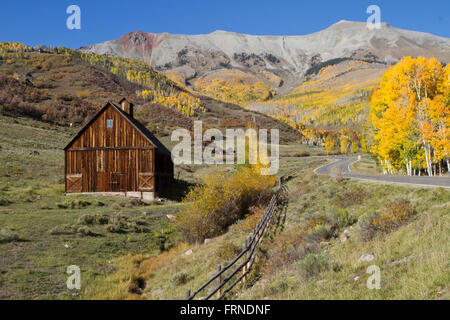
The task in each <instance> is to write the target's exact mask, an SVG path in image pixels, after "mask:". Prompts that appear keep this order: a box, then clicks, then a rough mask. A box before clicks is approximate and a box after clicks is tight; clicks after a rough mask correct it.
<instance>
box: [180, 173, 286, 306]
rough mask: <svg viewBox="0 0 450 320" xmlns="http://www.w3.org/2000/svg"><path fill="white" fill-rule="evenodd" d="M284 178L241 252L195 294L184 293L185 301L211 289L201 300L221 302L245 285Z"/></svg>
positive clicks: (220, 268) (275, 205) (218, 270)
mask: <svg viewBox="0 0 450 320" xmlns="http://www.w3.org/2000/svg"><path fill="white" fill-rule="evenodd" d="M286 176H287V175H285V176H283V177H281V178H280V181H279V187H278V189H277V190H276V191H275V193H274V195H273V196H272V198H271V199H270V202H269V205H268V206H267V208H266V210H265V212H264V214H263V216H262V217H261V220H260V221H259V223H258V225H257V226H256V227H255V229H254V230H253V232H252V233H251V235H250V236H248V237H247V239H246V241H245V242H244V244H243V249H242V251H241V252H240V253H239V254H238V255H237V256H236V257H235V258H234V259H233V260H232V261H231V262H230V263H228V264H227V265H225V266H223V267H222V266H221V265H219V266H218V268H217V273H216V274H215V275H214V276H212V277H211V278H210V279H209V280H208V281H206V282H205V283H204V284H203V285H202V286H200V288H198V289H197V290H196V291H195V292H193V293H191V291H190V290H188V291H187V293H186V299H187V300H194V298H195V297H197V296H198V295H199V293H201V292H203V291H205V290H206V289H207V288H211V287H212V290H210V291H208V294H207V296H206V297H202V299H203V300H209V299H211V298H213V297H214V296H215V297H216V298H217V299H218V300H221V299H223V297H224V296H225V295H226V294H227V293H228V292H230V291H231V290H232V289H233V288H234V287H235V286H236V285H237V284H238V283H239V282H241V283H246V281H247V275H248V273H249V272H250V271H251V268H252V266H253V264H254V263H255V260H256V257H257V249H258V248H259V245H260V244H261V241H262V239H263V238H264V236H265V235H266V234H267V232H268V230H269V228H270V226H271V224H272V222H273V218H274V215H275V212H276V211H277V205H278V202H279V200H280V197H281V196H282V193H283V191H284V190H285V188H286V187H285V185H284V181H285V178H286ZM214 285H215V286H214ZM213 286H214V287H213Z"/></svg>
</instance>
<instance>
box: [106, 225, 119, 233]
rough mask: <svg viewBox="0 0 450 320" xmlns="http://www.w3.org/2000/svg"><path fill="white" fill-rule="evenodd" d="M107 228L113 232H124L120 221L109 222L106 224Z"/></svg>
mask: <svg viewBox="0 0 450 320" xmlns="http://www.w3.org/2000/svg"><path fill="white" fill-rule="evenodd" d="M105 229H106V231H108V232H111V233H121V232H123V230H122V225H121V224H119V223H113V224H108V225H106V226H105Z"/></svg>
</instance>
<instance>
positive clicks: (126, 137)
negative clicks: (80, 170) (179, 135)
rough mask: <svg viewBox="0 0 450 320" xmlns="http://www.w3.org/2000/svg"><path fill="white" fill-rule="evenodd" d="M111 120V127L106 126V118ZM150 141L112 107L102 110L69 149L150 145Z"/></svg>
mask: <svg viewBox="0 0 450 320" xmlns="http://www.w3.org/2000/svg"><path fill="white" fill-rule="evenodd" d="M108 119H111V120H113V127H112V128H106V120H108ZM150 146H151V144H150V142H149V141H148V140H147V139H146V138H145V137H144V136H143V135H142V134H140V133H139V132H138V131H137V130H136V129H135V128H134V127H133V126H132V125H131V124H130V123H129V122H128V121H127V119H125V118H124V117H123V116H121V115H120V113H119V112H118V111H117V110H115V109H114V107H112V106H109V107H107V108H106V109H105V110H104V112H102V113H101V114H100V115H98V118H97V119H96V120H95V122H94V123H92V124H91V125H90V126H89V128H87V129H86V130H85V131H84V132H82V134H81V135H80V136H79V137H78V139H77V140H75V141H74V143H73V144H72V146H71V147H70V149H84V148H108V147H109V148H120V147H126V148H129V147H150Z"/></svg>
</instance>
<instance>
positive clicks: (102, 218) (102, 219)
mask: <svg viewBox="0 0 450 320" xmlns="http://www.w3.org/2000/svg"><path fill="white" fill-rule="evenodd" d="M94 220H95V223H96V224H100V225H105V224H108V223H109V216H108V215H106V214H99V213H97V214H96V215H95V217H94Z"/></svg>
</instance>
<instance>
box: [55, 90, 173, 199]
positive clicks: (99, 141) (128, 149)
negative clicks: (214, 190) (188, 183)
mask: <svg viewBox="0 0 450 320" xmlns="http://www.w3.org/2000/svg"><path fill="white" fill-rule="evenodd" d="M64 151H65V183H66V193H94V192H97V193H99V192H101V193H111V194H121V195H124V196H127V197H139V198H142V199H145V200H153V199H154V197H155V194H157V193H158V191H160V190H162V189H163V188H165V187H167V186H168V185H169V184H170V183H172V182H173V162H172V158H171V154H170V151H169V150H167V148H166V147H165V146H164V145H163V144H162V143H161V142H160V141H159V140H158V139H157V138H156V137H155V136H154V135H153V134H152V133H151V132H150V131H149V130H148V129H147V128H146V127H145V126H144V125H142V124H141V123H140V122H138V121H137V120H136V119H134V117H133V104H132V103H130V102H129V101H127V100H126V99H122V100H121V101H120V102H119V103H118V104H116V103H112V102H108V103H107V104H106V105H105V106H104V107H103V108H101V109H100V110H99V111H98V112H97V114H95V116H94V117H93V118H92V119H91V120H89V122H88V123H87V124H86V125H85V126H84V127H83V128H82V129H81V130H80V131H79V132H78V134H77V135H76V136H75V137H74V138H73V139H72V140H71V141H70V142H69V143H68V144H67V146H66V147H65V148H64Z"/></svg>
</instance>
